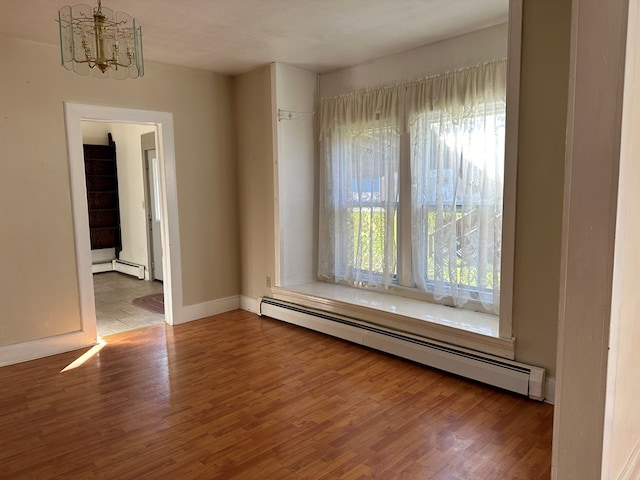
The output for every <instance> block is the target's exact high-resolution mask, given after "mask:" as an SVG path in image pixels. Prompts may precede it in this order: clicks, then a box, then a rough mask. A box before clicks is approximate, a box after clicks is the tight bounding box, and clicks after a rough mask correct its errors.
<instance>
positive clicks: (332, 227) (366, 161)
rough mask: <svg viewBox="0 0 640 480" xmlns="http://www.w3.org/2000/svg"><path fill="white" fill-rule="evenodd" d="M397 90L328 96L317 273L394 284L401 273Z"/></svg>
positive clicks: (322, 148)
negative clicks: (399, 257)
mask: <svg viewBox="0 0 640 480" xmlns="http://www.w3.org/2000/svg"><path fill="white" fill-rule="evenodd" d="M396 113H397V92H392V91H371V92H362V93H360V94H358V95H350V96H343V97H338V98H336V99H331V101H323V103H322V105H321V119H322V120H321V122H322V123H321V128H320V156H321V162H320V164H321V166H320V183H321V185H322V186H321V189H320V241H319V261H318V275H319V277H320V278H322V279H325V280H329V281H334V282H346V283H349V284H354V285H370V286H379V285H381V286H385V287H386V286H389V285H390V284H391V283H392V282H393V280H394V276H395V274H396V262H397V255H396V250H397V245H396V240H395V236H396V235H395V234H396V222H397V210H398V165H399V157H398V151H399V134H398V125H397V115H396Z"/></svg>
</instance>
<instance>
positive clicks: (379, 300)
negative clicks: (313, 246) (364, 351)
mask: <svg viewBox="0 0 640 480" xmlns="http://www.w3.org/2000/svg"><path fill="white" fill-rule="evenodd" d="M272 293H273V296H274V298H276V299H279V300H285V301H289V302H292V303H298V304H300V305H304V306H306V307H309V308H315V309H319V310H324V311H329V312H332V313H335V314H339V315H344V316H348V317H351V318H355V319H358V320H362V321H366V322H369V323H372V324H375V325H380V326H383V327H386V328H391V329H394V330H398V331H402V332H406V333H410V334H413V335H418V336H421V337H425V338H431V339H434V340H438V341H441V342H446V343H449V344H452V345H457V346H460V347H465V348H470V349H473V350H477V351H479V352H483V353H488V354H491V355H497V356H500V357H503V358H509V359H514V358H515V350H514V349H515V339H514V338H500V336H499V334H498V326H499V318H498V316H496V315H490V314H487V313H479V312H472V311H469V310H460V309H456V308H452V307H447V306H444V305H438V304H434V303H428V302H423V301H420V300H415V299H411V298H406V297H400V296H397V295H389V294H386V293H381V292H376V291H369V290H362V289H359V288H353V287H347V286H343V285H336V284H331V283H325V282H311V283H305V284H301V285H295V286H288V287H273V288H272Z"/></svg>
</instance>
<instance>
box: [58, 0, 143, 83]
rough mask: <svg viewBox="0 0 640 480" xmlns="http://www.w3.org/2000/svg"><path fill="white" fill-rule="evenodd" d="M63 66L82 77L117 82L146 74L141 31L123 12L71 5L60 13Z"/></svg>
mask: <svg viewBox="0 0 640 480" xmlns="http://www.w3.org/2000/svg"><path fill="white" fill-rule="evenodd" d="M58 24H59V26H60V54H61V56H62V66H63V67H64V68H66V69H67V70H72V71H74V72H76V73H78V74H80V75H89V74H90V73H93V76H94V77H100V78H106V77H109V76H110V77H112V78H116V79H123V78H138V77H141V76H142V75H144V64H143V60H142V29H141V27H140V26H139V25H137V23H136V19H135V18H131V17H130V16H129V15H128V14H126V13H124V12H114V11H113V10H111V9H109V8H103V7H102V1H101V0H98V6H97V7H93V8H91V7H90V6H89V5H75V6H73V7H70V6H68V5H66V6H64V7H62V8H61V9H60V10H59V11H58Z"/></svg>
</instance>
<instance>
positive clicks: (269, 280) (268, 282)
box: [267, 276, 271, 288]
mask: <svg viewBox="0 0 640 480" xmlns="http://www.w3.org/2000/svg"><path fill="white" fill-rule="evenodd" d="M267 288H271V277H269V276H268V277H267Z"/></svg>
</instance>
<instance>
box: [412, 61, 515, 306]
mask: <svg viewBox="0 0 640 480" xmlns="http://www.w3.org/2000/svg"><path fill="white" fill-rule="evenodd" d="M505 79H506V62H504V61H500V62H493V63H490V64H487V65H483V66H480V67H476V68H473V69H467V70H464V71H461V72H455V73H453V74H450V75H447V76H442V77H439V78H438V79H437V81H433V82H425V83H423V84H420V85H417V86H416V87H415V89H414V90H413V91H412V92H411V93H410V95H411V97H410V99H409V108H410V112H411V113H410V137H411V177H412V185H411V221H412V224H411V235H412V236H411V240H412V262H413V270H412V272H413V279H414V282H415V284H416V286H417V287H418V288H419V289H421V290H425V291H430V292H432V293H433V295H434V297H435V299H436V300H440V299H443V298H451V299H452V301H453V303H454V305H456V306H464V305H465V304H466V303H467V302H468V301H469V300H475V301H479V302H481V303H482V305H483V306H484V308H485V309H487V310H489V311H492V312H494V313H499V305H500V258H501V239H502V194H503V183H504V127H505V93H506V89H505Z"/></svg>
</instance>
